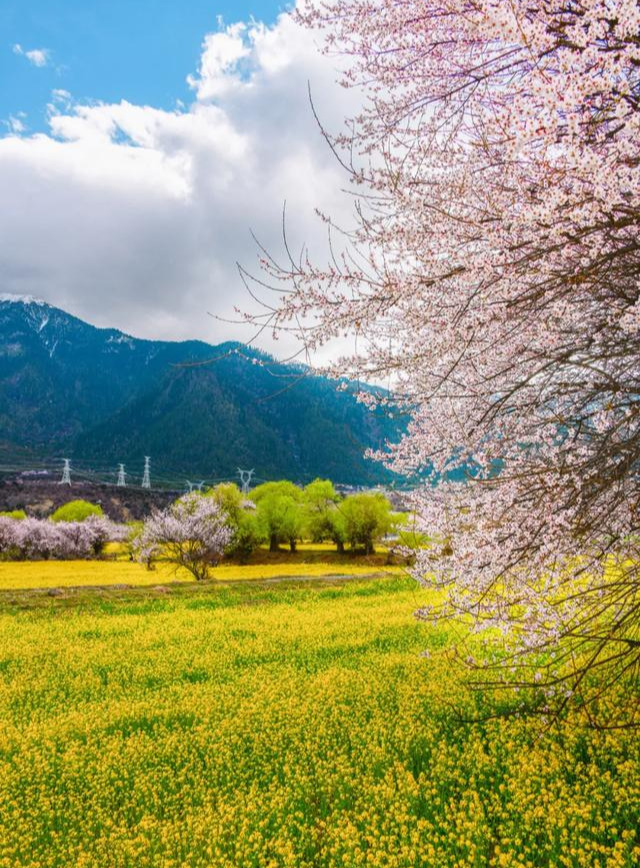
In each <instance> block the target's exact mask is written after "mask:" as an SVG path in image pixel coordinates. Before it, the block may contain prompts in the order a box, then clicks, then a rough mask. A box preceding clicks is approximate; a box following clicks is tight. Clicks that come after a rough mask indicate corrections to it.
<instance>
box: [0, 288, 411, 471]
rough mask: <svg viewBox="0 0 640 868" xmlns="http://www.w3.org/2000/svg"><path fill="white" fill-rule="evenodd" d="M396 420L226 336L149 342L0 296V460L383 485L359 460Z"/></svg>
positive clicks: (390, 434) (392, 435)
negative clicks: (245, 471)
mask: <svg viewBox="0 0 640 868" xmlns="http://www.w3.org/2000/svg"><path fill="white" fill-rule="evenodd" d="M398 436H399V424H398V422H397V421H396V420H394V419H391V418H389V417H388V416H387V415H385V414H383V413H381V412H371V411H369V410H367V409H366V408H365V407H364V406H363V405H361V404H358V403H357V401H356V400H355V398H354V396H353V394H351V393H350V391H349V389H347V390H346V391H341V390H339V389H338V388H337V384H336V383H335V382H333V381H331V380H327V379H325V378H323V377H319V376H316V375H313V374H312V373H311V372H310V371H309V370H308V369H305V368H303V367H300V366H295V365H285V364H281V363H278V362H276V361H275V360H273V359H272V358H271V357H269V356H267V355H265V354H263V353H260V352H257V351H254V350H249V349H247V348H246V347H244V346H242V345H240V344H234V343H227V344H222V345H219V346H211V345H210V344H206V343H204V342H202V341H183V342H172V341H152V340H141V339H138V338H133V337H131V336H129V335H126V334H124V333H123V332H120V331H118V330H116V329H99V328H96V327H94V326H92V325H89V324H88V323H86V322H83V321H82V320H80V319H77V318H76V317H74V316H71V315H70V314H68V313H65V312H64V311H63V310H60V309H59V308H56V307H52V306H51V305H49V304H47V303H46V302H43V301H40V300H38V299H34V298H31V297H29V296H13V295H0V464H1V463H6V461H4V462H3V461H2V453H3V452H4V455H5V459H6V460H9V457H10V456H15V455H17V454H21V455H22V456H23V459H25V458H26V459H28V458H29V457H30V456H33V457H39V458H42V459H51V458H53V457H59V456H60V455H63V454H64V455H65V456H70V457H72V458H73V459H74V460H76V461H82V462H85V463H86V465H87V466H90V465H91V463H92V462H93V463H96V464H99V465H100V466H110V465H113V466H115V463H116V462H124V463H126V464H128V465H129V466H136V467H137V466H139V465H140V463H141V461H142V458H143V456H144V455H150V456H152V466H153V467H154V468H155V469H156V470H157V473H158V474H159V475H160V476H164V477H165V478H166V479H170V478H171V479H173V478H176V479H178V478H179V477H180V476H181V475H182V476H183V475H190V476H196V477H198V478H223V477H230V476H234V475H235V474H236V473H237V468H238V467H254V468H255V470H256V476H257V477H259V478H262V479H270V478H277V477H286V478H289V479H295V480H298V481H301V482H303V481H307V480H309V479H312V478H314V477H315V476H327V477H330V478H332V479H333V480H334V481H336V482H339V483H344V484H352V485H362V484H372V483H379V482H383V481H386V480H388V479H389V478H390V475H389V473H388V472H387V471H385V470H384V468H382V467H381V466H380V465H379V464H378V463H376V462H371V461H369V460H367V459H365V458H364V457H363V453H364V451H365V450H366V449H367V448H369V447H374V448H377V447H380V446H382V445H383V444H384V443H385V441H388V440H395V439H397V438H398Z"/></svg>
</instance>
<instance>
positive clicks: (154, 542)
mask: <svg viewBox="0 0 640 868" xmlns="http://www.w3.org/2000/svg"><path fill="white" fill-rule="evenodd" d="M232 537H233V531H232V529H231V527H230V526H229V523H228V518H227V516H226V514H225V513H224V512H223V511H222V509H221V508H220V505H219V504H218V503H217V502H216V501H215V500H214V499H213V498H210V497H203V496H202V495H200V494H196V493H193V494H187V495H186V496H185V497H181V498H180V499H179V500H177V501H176V502H175V503H173V504H172V505H171V506H170V507H169V508H168V509H165V510H163V511H162V512H157V513H155V514H154V515H152V516H151V517H150V518H149V519H147V520H146V521H145V523H144V527H143V529H142V533H141V534H140V536H139V537H138V539H137V541H136V547H137V552H138V559H139V560H141V561H144V562H145V563H147V564H149V563H150V562H151V559H152V558H154V557H157V556H158V555H162V556H163V557H164V558H166V560H168V561H169V562H170V563H173V564H175V565H176V566H180V567H184V568H185V569H186V570H188V571H189V572H190V573H191V574H192V575H193V576H194V577H195V578H196V579H197V580H198V581H202V580H204V579H206V578H207V577H208V575H209V568H210V567H211V566H212V565H215V564H216V563H217V562H218V561H219V560H220V558H221V557H222V554H223V552H224V550H225V548H226V547H227V546H228V545H229V543H230V542H231V539H232Z"/></svg>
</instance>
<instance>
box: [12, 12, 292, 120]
mask: <svg viewBox="0 0 640 868" xmlns="http://www.w3.org/2000/svg"><path fill="white" fill-rule="evenodd" d="M287 6H288V4H287V3H286V0H281V2H278V0H234V2H231V0H187V2H182V3H180V2H177V0H89V2H88V0H2V2H1V3H0V34H2V39H1V44H0V120H7V119H8V118H9V117H10V116H13V117H20V118H21V119H22V120H23V122H24V123H25V126H26V127H27V129H28V131H29V132H35V131H40V130H43V129H45V128H46V106H47V103H48V102H50V100H51V92H52V91H53V90H54V89H61V90H66V91H68V92H69V93H70V94H71V95H72V97H73V99H74V100H76V101H79V102H89V101H94V100H99V101H103V102H119V101H120V100H122V99H124V100H128V101H129V102H132V103H136V104H139V105H153V106H156V107H158V108H165V109H171V108H173V107H175V105H176V102H177V100H182V101H184V102H188V101H190V100H191V99H192V92H191V91H190V89H189V87H188V85H187V83H186V77H187V75H188V74H190V73H193V72H194V70H195V69H196V68H197V65H198V61H199V57H200V54H201V44H202V40H203V37H204V35H205V34H206V33H208V32H211V31H213V30H215V29H216V27H217V17H218V16H222V17H223V18H224V21H225V23H227V24H229V23H232V22H234V21H237V20H245V21H246V20H248V19H249V18H250V17H252V16H253V17H254V18H256V19H258V20H260V21H263V22H265V23H266V24H272V23H273V22H274V21H275V19H276V17H277V15H278V12H280V11H282V9H283V8H287ZM16 45H19V46H21V48H22V52H23V53H17V51H16V49H15V48H14V47H15V46H16ZM34 50H46V51H47V52H48V54H47V57H46V63H45V65H42V66H37V65H36V64H34V62H33V60H29V58H28V56H27V52H30V51H34ZM20 112H24V113H25V115H26V118H22V116H21V115H19V113H20Z"/></svg>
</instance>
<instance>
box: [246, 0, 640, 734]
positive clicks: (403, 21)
mask: <svg viewBox="0 0 640 868" xmlns="http://www.w3.org/2000/svg"><path fill="white" fill-rule="evenodd" d="M297 14H298V18H299V19H300V20H301V22H302V23H303V24H304V25H306V26H308V27H312V28H313V27H315V28H318V29H319V30H320V31H321V33H322V34H323V35H324V36H325V37H326V39H327V49H328V51H329V52H331V53H336V54H338V55H340V56H342V57H344V58H346V60H345V63H344V66H345V69H346V72H345V76H344V78H345V84H346V86H349V87H358V88H360V89H361V90H362V92H363V95H364V101H363V105H364V108H363V110H362V113H361V114H360V116H358V117H356V118H354V119H351V121H349V123H348V124H346V126H345V130H346V132H345V133H343V134H340V135H338V136H336V137H334V138H330V136H329V134H328V133H327V138H328V139H329V140H330V143H331V145H332V147H333V148H334V150H335V152H336V155H337V157H338V158H339V159H340V160H341V161H342V163H343V165H344V166H345V168H346V169H347V170H348V171H349V172H350V174H351V179H352V181H353V185H354V192H355V193H356V194H357V196H358V198H357V208H356V216H357V220H356V225H355V227H354V229H353V231H351V232H348V233H344V234H343V235H342V240H341V241H340V245H339V246H338V245H337V244H334V245H332V252H331V257H330V260H329V263H328V264H327V265H326V266H323V265H321V264H320V265H318V264H315V263H312V262H310V261H309V260H308V259H306V258H305V257H301V259H300V261H296V260H294V259H292V258H291V257H290V258H289V264H288V265H286V266H284V267H283V266H281V265H276V263H275V261H274V260H271V259H269V258H266V259H265V260H264V262H263V266H264V267H265V268H266V269H267V271H269V272H270V274H271V278H272V280H271V282H272V284H273V285H275V286H276V288H279V289H280V290H281V291H282V295H281V298H282V301H281V303H280V304H279V305H277V306H276V307H275V308H274V307H273V306H270V307H266V308H265V313H264V315H263V316H262V319H261V322H262V325H263V326H264V325H266V326H268V327H271V328H273V330H274V331H275V332H278V331H279V330H288V331H290V332H293V333H294V334H297V335H298V336H299V337H300V338H301V339H302V340H303V341H304V343H305V344H306V346H307V347H309V348H310V350H316V349H318V347H320V346H322V345H324V344H326V343H327V342H330V341H332V340H333V339H335V338H341V337H344V335H355V336H356V338H357V340H356V342H355V347H356V349H355V350H354V352H353V354H352V355H350V356H348V357H343V358H340V359H339V360H338V361H336V362H335V364H334V365H332V366H331V367H330V371H331V372H332V373H334V374H336V375H344V374H347V375H350V376H352V377H358V378H363V379H373V380H377V381H385V382H386V381H387V379H388V381H389V382H390V383H391V384H392V387H393V391H394V399H395V400H396V401H398V402H400V403H401V404H404V406H405V407H406V408H408V409H409V410H410V412H411V416H412V421H411V424H410V427H409V431H408V434H407V436H406V437H405V438H404V439H403V441H402V442H401V443H400V444H399V445H397V446H395V447H393V448H392V450H391V455H390V457H389V459H388V460H390V461H391V463H392V465H393V466H394V467H395V469H397V470H398V471H401V472H404V473H410V474H418V475H419V476H420V477H421V478H423V477H424V476H426V475H427V474H432V475H433V477H434V479H437V480H438V481H439V483H440V484H439V485H438V486H437V487H433V486H431V485H430V484H424V485H423V486H422V487H421V488H420V490H419V491H418V493H417V494H416V504H415V507H416V510H417V513H418V515H419V518H420V522H421V524H422V526H423V528H424V530H425V531H426V532H428V533H429V534H430V535H432V536H434V537H435V538H436V539H439V540H440V541H441V544H440V545H434V546H432V547H431V548H429V549H425V550H424V551H422V552H421V553H420V555H419V557H418V559H417V564H416V574H417V575H418V577H420V579H421V580H422V581H425V582H428V583H430V584H431V583H432V584H434V585H436V586H437V587H440V588H443V589H445V595H444V602H443V603H442V604H441V605H438V606H434V607H433V608H428V609H425V610H423V611H422V613H421V614H422V617H424V618H426V619H437V618H443V617H444V618H463V619H464V620H465V621H468V620H469V618H471V620H472V622H473V624H474V625H475V627H476V629H477V630H481V629H482V628H485V627H499V628H500V629H501V630H502V633H503V635H504V637H505V643H506V647H507V654H508V656H509V659H510V667H511V668H514V667H515V671H516V675H515V676H514V677H515V679H516V681H519V682H520V683H522V684H529V683H531V684H540V685H543V686H544V687H545V696H546V699H545V702H546V703H547V704H549V705H551V704H552V700H553V699H554V701H555V707H556V708H559V707H562V705H563V704H564V703H565V702H566V701H568V700H569V698H571V697H573V699H574V700H575V701H577V702H581V703H582V705H583V707H585V708H586V709H587V710H589V709H591V708H595V707H596V706H597V704H598V702H599V699H598V697H599V696H600V695H601V693H602V691H603V690H605V689H606V688H607V687H609V686H611V685H613V684H614V683H618V682H624V681H625V680H627V679H633V678H637V675H638V668H639V667H640V615H639V613H640V593H639V589H640V585H639V573H638V567H637V563H638V547H639V543H640V535H639V531H640V527H639V525H640V484H639V483H640V480H639V476H638V472H639V469H640V464H639V459H640V401H639V397H640V300H639V299H640V282H639V276H640V234H639V229H640V37H639V34H640V6H639V4H638V2H637V0H558V2H557V3H554V4H550V3H546V2H542V0H533V2H531V0H527V2H524V0H509V2H506V0H438V2H436V0H420V2H418V0H326V2H321V0H315V2H314V0H312V2H310V3H309V4H308V5H307V4H304V5H301V6H299V10H298V13H297ZM327 221H328V222H329V224H330V220H329V218H327ZM334 238H335V233H334ZM365 397H366V396H365ZM369 400H371V398H370V397H369ZM456 468H457V469H458V470H461V469H462V470H468V469H469V468H472V469H473V470H472V473H471V474H470V478H469V479H468V480H467V481H466V482H465V483H460V482H454V481H452V476H451V471H453V470H454V469H456ZM454 476H455V475H454ZM499 671H503V670H499ZM594 673H597V674H598V675H599V677H598V678H597V679H595V678H594ZM496 677H497V678H498V680H499V679H500V677H501V676H500V675H499V674H498V675H497V676H496ZM596 682H597V683H596ZM629 695H631V694H629ZM631 714H632V712H631ZM631 719H632V717H630V718H629V720H631Z"/></svg>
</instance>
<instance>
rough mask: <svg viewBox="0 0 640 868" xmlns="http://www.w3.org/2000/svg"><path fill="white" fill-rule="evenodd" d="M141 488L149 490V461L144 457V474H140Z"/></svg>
mask: <svg viewBox="0 0 640 868" xmlns="http://www.w3.org/2000/svg"><path fill="white" fill-rule="evenodd" d="M142 487H143V488H151V459H150V458H149V456H148V455H145V456H144V473H143V474H142Z"/></svg>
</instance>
